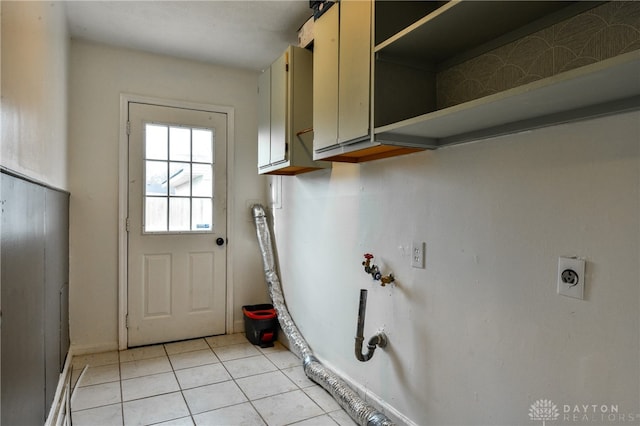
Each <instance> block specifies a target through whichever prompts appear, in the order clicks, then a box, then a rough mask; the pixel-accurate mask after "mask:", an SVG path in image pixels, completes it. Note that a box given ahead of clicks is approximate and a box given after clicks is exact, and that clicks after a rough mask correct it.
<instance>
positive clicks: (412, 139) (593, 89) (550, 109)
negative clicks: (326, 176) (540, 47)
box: [374, 51, 640, 148]
mask: <svg viewBox="0 0 640 426" xmlns="http://www.w3.org/2000/svg"><path fill="white" fill-rule="evenodd" d="M639 108H640V51H632V52H629V53H626V54H622V55H619V56H616V57H613V58H610V59H606V60H603V61H600V62H597V63H594V64H591V65H587V66H583V67H580V68H576V69H573V70H571V71H567V72H564V73H560V74H557V75H555V76H552V77H549V78H545V79H542V80H538V81H534V82H532V83H529V84H525V85H522V86H519V87H516V88H513V89H509V90H505V91H503V92H500V93H496V94H494V95H490V96H486V97H482V98H480V99H476V100H473V101H469V102H465V103H462V104H460V105H455V106H452V107H449V108H444V109H441V110H437V111H433V112H429V113H426V114H423V115H420V116H418V117H414V118H410V119H407V120H403V121H399V122H397V123H393V124H389V125H385V126H381V127H377V128H375V130H374V139H375V140H377V141H381V142H382V141H399V142H400V141H401V142H402V143H403V144H404V145H405V146H410V145H414V146H425V145H428V146H430V147H431V148H437V147H440V146H444V145H450V144H454V143H461V142H465V141H470V140H478V139H482V138H487V137H492V136H497V135H501V134H508V133H514V132H517V131H522V130H527V129H532V128H537V127H542V126H548V125H552V124H557V123H563V122H568V121H575V120H579V119H584V118H591V117H597V116H602V115H608V114H613V113H619V112H624V111H629V110H634V109H639Z"/></svg>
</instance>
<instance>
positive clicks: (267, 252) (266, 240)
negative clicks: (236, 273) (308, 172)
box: [251, 204, 394, 426]
mask: <svg viewBox="0 0 640 426" xmlns="http://www.w3.org/2000/svg"><path fill="white" fill-rule="evenodd" d="M251 210H252V212H253V219H254V222H255V224H256V232H257V234H258V244H259V245H260V252H261V253H262V261H263V263H264V276H265V280H266V282H267V286H268V288H269V295H270V296H271V301H272V303H273V307H274V308H275V309H276V311H277V312H278V321H279V322H280V327H281V328H282V332H283V333H284V334H285V335H286V336H287V339H288V340H289V343H290V345H291V348H290V349H291V350H293V351H294V352H295V353H296V354H297V355H298V356H299V357H300V358H301V359H302V365H303V367H304V372H305V374H306V375H307V377H309V378H310V379H311V380H313V381H314V382H316V383H317V384H319V385H320V386H322V387H323V388H324V389H325V390H326V391H327V392H329V393H330V394H331V395H332V396H333V398H334V399H335V400H336V401H337V402H338V404H340V406H341V407H342V408H344V410H345V411H346V412H347V413H348V414H349V415H350V416H351V418H352V419H353V420H355V421H356V422H357V423H358V424H359V425H361V426H393V425H394V423H393V422H392V421H391V420H390V419H389V418H388V417H387V416H385V415H384V414H382V413H381V412H379V411H378V410H377V409H376V408H375V407H373V406H371V405H370V404H368V403H367V402H365V401H364V400H363V399H362V398H360V396H358V394H357V393H356V392H355V391H354V390H353V389H351V388H350V387H349V386H348V385H347V384H346V383H345V382H344V381H343V380H342V379H341V378H340V377H339V376H338V375H337V374H336V373H334V372H333V371H331V370H330V369H329V368H327V367H325V366H323V365H322V364H321V363H320V361H318V359H317V358H316V357H315V356H313V353H312V352H311V349H310V348H309V345H308V344H307V342H306V341H305V340H304V337H303V336H302V334H300V331H299V330H298V327H296V325H295V323H294V322H293V319H292V318H291V315H289V311H288V310H287V305H286V304H285V301H284V295H283V293H282V287H281V286H280V280H279V278H278V274H277V273H276V267H275V265H276V263H275V257H274V254H273V245H272V243H271V232H270V230H269V225H268V224H267V215H266V213H265V211H264V208H263V207H262V206H261V205H260V204H256V205H254V206H253V207H252V208H251Z"/></svg>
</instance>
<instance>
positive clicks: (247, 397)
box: [194, 340, 277, 426]
mask: <svg viewBox="0 0 640 426" xmlns="http://www.w3.org/2000/svg"><path fill="white" fill-rule="evenodd" d="M205 341H206V342H207V345H209V347H210V348H211V351H212V352H213V353H214V354H215V355H216V357H218V354H217V353H216V351H215V350H214V349H213V347H211V344H209V342H208V341H207V340H205ZM227 346H231V345H227ZM218 359H220V358H219V357H218ZM239 359H241V358H239ZM220 364H222V368H224V370H225V371H226V372H227V374H228V375H229V377H231V380H232V381H233V384H234V385H236V386H237V387H238V389H240V392H242V394H243V395H244V397H245V398H246V399H247V402H248V403H249V405H251V408H253V410H254V411H255V412H256V414H258V417H260V419H261V420H262V421H263V422H264V424H265V425H267V426H268V425H269V423H267V420H266V419H265V418H264V417H262V414H260V412H259V411H258V410H257V409H256V407H255V406H254V405H253V401H251V399H250V398H249V396H248V395H247V394H246V393H245V391H244V390H243V389H242V388H241V387H240V385H238V382H236V379H235V377H233V375H232V374H231V372H230V371H229V369H228V368H227V366H226V365H225V364H224V362H223V361H222V359H220ZM276 367H277V366H276ZM194 424H195V422H194Z"/></svg>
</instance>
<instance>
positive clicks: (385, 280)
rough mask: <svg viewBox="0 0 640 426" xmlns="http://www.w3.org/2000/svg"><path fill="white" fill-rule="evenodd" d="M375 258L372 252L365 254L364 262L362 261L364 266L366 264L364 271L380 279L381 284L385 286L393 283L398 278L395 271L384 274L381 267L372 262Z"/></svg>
mask: <svg viewBox="0 0 640 426" xmlns="http://www.w3.org/2000/svg"><path fill="white" fill-rule="evenodd" d="M372 259H373V255H372V254H371V253H365V254H364V262H362V266H364V271H365V272H366V273H367V274H369V275H371V277H373V280H374V281H380V285H381V286H382V287H384V286H385V285H387V284H391V283H393V282H394V281H395V280H396V279H395V277H394V276H393V273H390V274H389V275H382V273H381V272H380V268H379V267H378V266H377V265H374V264H373V263H371V260H372Z"/></svg>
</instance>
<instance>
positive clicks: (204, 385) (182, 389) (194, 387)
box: [178, 378, 233, 392]
mask: <svg viewBox="0 0 640 426" xmlns="http://www.w3.org/2000/svg"><path fill="white" fill-rule="evenodd" d="M231 381H233V378H230V379H224V380H220V381H219V382H212V383H205V384H203V385H198V386H193V387H190V388H183V387H182V385H181V384H180V382H179V381H178V386H180V392H184V391H190V390H192V389H198V388H204V387H206V386H211V385H219V384H220V383H225V382H231Z"/></svg>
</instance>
